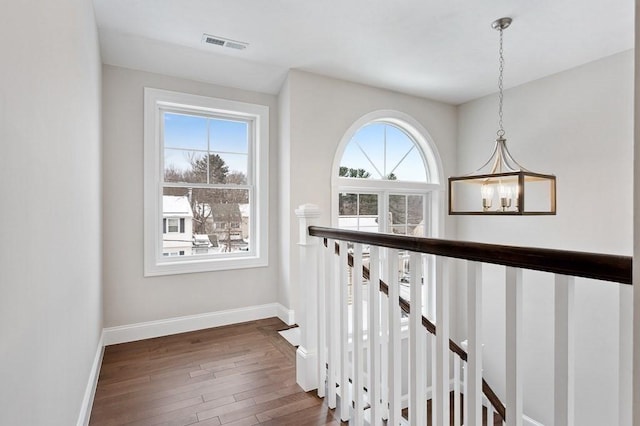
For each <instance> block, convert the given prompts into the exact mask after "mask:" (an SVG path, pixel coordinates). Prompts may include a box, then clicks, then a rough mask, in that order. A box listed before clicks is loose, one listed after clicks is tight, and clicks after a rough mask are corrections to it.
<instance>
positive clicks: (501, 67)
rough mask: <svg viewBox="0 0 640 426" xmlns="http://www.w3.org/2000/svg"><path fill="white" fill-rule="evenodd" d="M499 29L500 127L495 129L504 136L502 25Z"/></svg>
mask: <svg viewBox="0 0 640 426" xmlns="http://www.w3.org/2000/svg"><path fill="white" fill-rule="evenodd" d="M499 30H500V49H499V51H498V53H499V55H500V75H499V76H498V92H499V95H498V96H499V102H498V117H499V120H498V125H499V127H500V129H499V130H498V131H497V134H498V137H499V138H502V137H504V127H503V124H502V104H503V100H504V96H503V93H502V91H503V83H502V74H503V72H504V55H503V50H502V33H503V31H504V29H503V28H502V27H500V28H499Z"/></svg>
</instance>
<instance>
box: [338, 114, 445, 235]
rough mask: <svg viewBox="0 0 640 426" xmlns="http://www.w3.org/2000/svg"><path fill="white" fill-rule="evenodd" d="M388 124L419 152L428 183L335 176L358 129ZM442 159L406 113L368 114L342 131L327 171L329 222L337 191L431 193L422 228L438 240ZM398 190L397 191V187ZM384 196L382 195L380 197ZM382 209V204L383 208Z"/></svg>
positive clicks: (423, 130)
mask: <svg viewBox="0 0 640 426" xmlns="http://www.w3.org/2000/svg"><path fill="white" fill-rule="evenodd" d="M376 122H379V123H388V124H392V125H395V126H397V127H399V128H401V129H403V131H404V132H406V133H407V134H408V135H410V136H411V137H412V138H413V139H414V141H415V142H416V143H417V144H418V146H419V147H420V149H421V154H422V156H423V160H424V161H425V166H426V170H427V174H428V176H427V180H428V182H409V181H388V180H383V179H354V178H345V177H341V176H338V172H339V170H340V163H341V161H342V156H343V154H344V150H345V149H346V147H347V145H348V144H349V142H351V139H352V138H353V136H354V135H355V134H356V133H357V132H358V130H360V129H361V128H362V127H364V126H366V125H368V124H371V123H376ZM442 182H444V177H443V167H442V160H441V159H440V155H439V154H438V149H437V147H436V144H435V143H434V142H433V139H432V137H431V135H430V134H429V132H428V131H427V129H426V128H425V127H424V126H422V124H420V122H418V120H416V119H415V118H413V117H411V116H410V115H409V114H406V113H403V112H401V111H396V110H388V109H384V110H377V111H372V112H370V113H368V114H365V115H364V116H362V117H360V118H359V119H358V120H356V121H355V122H354V123H353V124H352V125H351V126H350V127H349V128H348V129H347V131H346V132H345V134H344V135H343V136H342V139H341V140H340V143H339V144H338V148H337V149H336V153H335V155H334V158H333V167H332V170H331V223H332V224H333V226H335V227H337V226H338V216H339V215H338V197H337V194H339V193H340V192H355V193H378V194H379V195H378V196H379V197H380V196H383V194H388V193H394V192H396V193H399V192H401V193H403V194H411V193H414V194H429V193H430V194H431V195H430V196H429V197H428V200H427V201H429V206H425V217H427V216H426V215H427V214H429V216H430V217H431V225H430V226H429V228H427V229H425V233H426V235H427V236H430V237H434V238H436V237H439V236H441V235H443V233H444V206H445V204H444V203H445V200H444V188H443V184H442ZM400 187H401V188H402V190H401V191H399V188H400ZM384 197H386V195H384ZM383 207H384V208H385V209H386V205H384V206H383Z"/></svg>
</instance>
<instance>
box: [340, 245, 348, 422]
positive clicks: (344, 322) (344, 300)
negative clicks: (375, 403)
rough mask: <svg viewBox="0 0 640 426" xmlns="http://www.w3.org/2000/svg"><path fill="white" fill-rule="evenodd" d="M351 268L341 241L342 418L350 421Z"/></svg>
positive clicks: (345, 248)
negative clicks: (349, 273)
mask: <svg viewBox="0 0 640 426" xmlns="http://www.w3.org/2000/svg"><path fill="white" fill-rule="evenodd" d="M348 272H349V266H348V252H347V242H346V241H340V281H339V287H338V290H339V293H340V304H339V305H338V306H340V418H341V419H342V421H345V422H346V421H348V420H349V416H350V413H349V411H350V409H351V396H350V393H349V311H348V309H349V304H348V303H349V294H348V291H349V275H348Z"/></svg>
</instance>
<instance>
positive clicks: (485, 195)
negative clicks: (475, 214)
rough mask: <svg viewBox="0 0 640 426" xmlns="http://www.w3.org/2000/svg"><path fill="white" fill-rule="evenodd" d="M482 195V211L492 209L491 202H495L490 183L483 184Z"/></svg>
mask: <svg viewBox="0 0 640 426" xmlns="http://www.w3.org/2000/svg"><path fill="white" fill-rule="evenodd" d="M480 194H482V209H483V210H484V211H487V210H489V208H490V207H491V202H492V201H493V186H491V185H489V184H488V183H485V184H483V185H482V186H481V187H480Z"/></svg>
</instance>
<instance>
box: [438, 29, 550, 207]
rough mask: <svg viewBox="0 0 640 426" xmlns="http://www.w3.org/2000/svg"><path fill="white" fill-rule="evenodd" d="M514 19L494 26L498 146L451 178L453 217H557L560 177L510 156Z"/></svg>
mask: <svg viewBox="0 0 640 426" xmlns="http://www.w3.org/2000/svg"><path fill="white" fill-rule="evenodd" d="M511 21H512V20H511V18H500V19H498V20H497V21H494V22H493V23H492V24H491V26H492V27H493V28H494V29H496V30H498V31H499V32H500V50H499V54H500V68H499V69H500V75H499V77H498V90H499V102H498V125H499V129H498V131H497V135H498V137H497V139H496V144H495V147H494V149H493V153H492V154H491V157H490V158H489V160H487V162H486V163H484V164H483V165H482V166H481V167H480V168H479V169H478V170H476V171H475V172H473V173H470V174H468V175H464V176H460V177H450V178H449V214H451V215H554V214H556V177H555V176H554V175H546V174H541V173H534V172H532V171H529V170H527V169H525V168H524V167H522V166H521V165H520V164H518V162H517V161H516V160H514V158H513V157H512V156H511V154H510V153H509V150H508V149H507V140H506V139H505V137H504V135H505V131H504V128H503V123H502V104H503V85H502V74H503V71H504V56H503V50H502V35H503V32H504V30H505V29H506V28H508V27H509V25H511Z"/></svg>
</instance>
